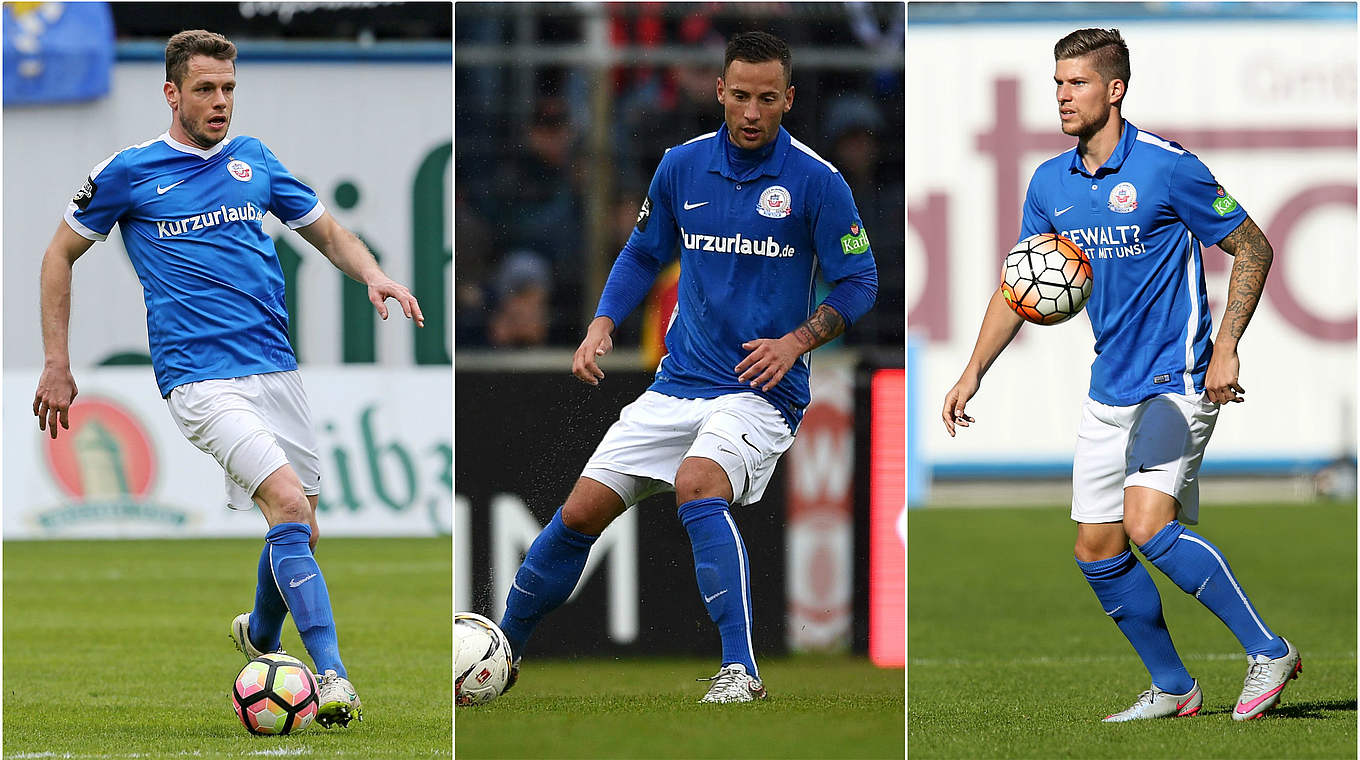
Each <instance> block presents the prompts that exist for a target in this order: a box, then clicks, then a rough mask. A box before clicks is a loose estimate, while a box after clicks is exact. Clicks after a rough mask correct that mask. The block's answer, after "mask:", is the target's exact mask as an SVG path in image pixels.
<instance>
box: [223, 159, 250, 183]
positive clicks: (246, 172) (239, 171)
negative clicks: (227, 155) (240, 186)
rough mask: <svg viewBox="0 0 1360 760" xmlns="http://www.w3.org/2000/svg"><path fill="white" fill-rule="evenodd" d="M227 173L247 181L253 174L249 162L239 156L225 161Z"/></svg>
mask: <svg viewBox="0 0 1360 760" xmlns="http://www.w3.org/2000/svg"><path fill="white" fill-rule="evenodd" d="M227 173H228V174H230V175H231V176H233V177H235V178H236V179H239V180H240V181H242V182H249V181H250V178H251V177H253V176H255V172H254V171H253V170H251V168H250V164H248V163H246V162H245V161H242V160H241V159H239V158H234V159H232V160H231V161H229V162H227Z"/></svg>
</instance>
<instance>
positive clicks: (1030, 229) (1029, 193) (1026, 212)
mask: <svg viewBox="0 0 1360 760" xmlns="http://www.w3.org/2000/svg"><path fill="white" fill-rule="evenodd" d="M1042 169H1043V167H1040V170H1042ZM1040 184H1041V183H1040V182H1039V171H1035V172H1034V176H1032V177H1030V179H1029V187H1028V188H1027V189H1026V190H1025V203H1024V205H1023V206H1021V207H1020V237H1018V238H1016V242H1017V243H1018V242H1020V241H1021V240H1024V239H1025V238H1027V237H1029V236H1030V235H1038V234H1039V233H1041V232H1057V231H1058V230H1057V229H1056V228H1055V227H1054V226H1053V220H1051V219H1049V218H1048V213H1047V212H1045V211H1044V200H1043V198H1041V197H1040V195H1039V192H1040V191H1039V186H1040Z"/></svg>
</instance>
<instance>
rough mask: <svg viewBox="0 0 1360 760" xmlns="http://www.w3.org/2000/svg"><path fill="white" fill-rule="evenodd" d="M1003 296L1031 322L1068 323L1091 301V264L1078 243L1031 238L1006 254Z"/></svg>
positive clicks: (1053, 237)
mask: <svg viewBox="0 0 1360 760" xmlns="http://www.w3.org/2000/svg"><path fill="white" fill-rule="evenodd" d="M1001 296H1002V298H1004V299H1005V301H1006V305H1007V306H1009V307H1011V309H1012V310H1013V311H1014V312H1015V313H1016V314H1019V315H1020V316H1021V317H1023V318H1024V319H1025V320H1026V321H1028V322H1033V323H1035V324H1038V325H1056V324H1058V323H1059V322H1065V321H1067V320H1069V319H1071V318H1072V317H1074V316H1076V314H1077V312H1079V311H1081V310H1082V307H1084V306H1085V305H1086V299H1087V298H1090V297H1091V261H1090V260H1089V259H1088V258H1086V254H1085V253H1084V252H1083V251H1082V250H1081V248H1080V247H1078V246H1077V244H1076V243H1074V242H1072V241H1071V240H1068V239H1067V238H1065V237H1063V236H1062V235H1056V234H1054V233H1052V232H1041V233H1039V234H1037V235H1030V236H1029V237H1027V238H1025V239H1024V240H1021V241H1020V242H1019V243H1018V244H1016V246H1015V247H1014V248H1012V249H1011V250H1010V253H1008V254H1006V264H1005V266H1003V267H1002V269H1001Z"/></svg>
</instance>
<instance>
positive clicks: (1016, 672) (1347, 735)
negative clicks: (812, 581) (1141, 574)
mask: <svg viewBox="0 0 1360 760" xmlns="http://www.w3.org/2000/svg"><path fill="white" fill-rule="evenodd" d="M1067 512H1068V510H1067V508H1066V507H1060V508H1052V509H1049V508H1038V509H977V510H964V509H949V510H930V509H926V510H920V511H913V512H912V513H911V514H910V516H909V517H908V521H907V522H908V528H907V531H908V533H907V535H908V555H907V557H908V559H907V600H908V605H907V619H908V632H907V694H908V709H907V741H908V747H909V750H910V753H911V757H912V758H913V760H922V759H923V758H969V759H970V760H971V759H974V758H1059V757H1062V758H1069V757H1070V758H1129V757H1145V758H1154V757H1176V758H1267V757H1269V758H1336V757H1350V758H1354V757H1355V756H1356V659H1355V645H1356V507H1355V504H1354V503H1353V502H1352V503H1349V504H1336V503H1316V504H1271V505H1253V506H1231V507H1229V506H1215V505H1212V504H1206V505H1204V506H1203V507H1202V508H1201V510H1200V525H1199V526H1197V527H1196V528H1195V530H1196V531H1197V532H1199V533H1200V534H1201V535H1203V536H1204V537H1205V538H1207V539H1209V540H1210V541H1212V542H1214V543H1215V544H1216V545H1217V546H1218V547H1219V548H1220V549H1221V550H1222V551H1223V554H1224V556H1225V558H1227V560H1228V561H1229V563H1231V565H1232V569H1233V572H1234V574H1236V575H1237V577H1238V580H1239V581H1240V582H1241V583H1242V586H1243V588H1244V589H1245V590H1246V592H1247V593H1248V594H1249V595H1250V597H1251V600H1252V602H1253V603H1254V604H1255V605H1256V608H1257V610H1258V611H1259V612H1260V613H1261V616H1262V618H1263V620H1264V621H1265V622H1266V624H1267V625H1269V626H1270V627H1271V628H1272V629H1273V630H1274V631H1275V632H1276V633H1278V634H1280V635H1283V636H1285V637H1287V638H1289V639H1290V640H1291V641H1293V642H1294V643H1295V644H1296V645H1297V646H1298V647H1299V650H1300V653H1301V654H1302V656H1303V674H1302V675H1301V676H1300V677H1299V679H1298V680H1296V681H1292V682H1291V683H1290V685H1289V686H1287V687H1286V688H1285V691H1284V696H1283V699H1282V701H1281V703H1280V706H1279V707H1277V708H1276V709H1275V710H1274V711H1273V712H1271V713H1269V714H1268V715H1267V716H1266V717H1264V718H1261V719H1259V720H1255V721H1249V722H1245V723H1239V722H1236V721H1233V720H1232V717H1231V715H1230V711H1231V709H1232V706H1233V704H1234V702H1235V701H1236V699H1237V695H1238V693H1239V692H1240V691H1241V689H1242V679H1243V677H1244V676H1245V675H1246V661H1245V657H1244V656H1243V654H1242V649H1241V645H1240V644H1238V642H1237V640H1236V639H1235V638H1234V637H1233V636H1232V634H1231V633H1229V632H1228V630H1227V628H1226V627H1224V626H1223V624H1222V623H1220V622H1219V620H1218V618H1216V617H1214V616H1213V614H1212V613H1210V612H1209V611H1208V610H1206V609H1205V608H1204V607H1202V606H1201V605H1200V604H1199V603H1198V602H1196V601H1195V600H1194V599H1193V598H1192V597H1190V596H1189V595H1187V594H1185V593H1183V592H1182V591H1181V590H1180V589H1178V588H1176V586H1175V585H1173V584H1172V583H1171V582H1170V581H1168V580H1167V579H1166V577H1165V576H1163V575H1162V574H1161V573H1160V572H1158V571H1157V570H1156V569H1155V568H1153V569H1151V573H1152V576H1153V578H1154V579H1155V580H1156V582H1157V585H1158V588H1159V589H1160V590H1161V594H1162V606H1163V611H1164V614H1165V616H1166V620H1167V623H1168V625H1169V626H1170V628H1171V635H1172V639H1173V640H1174V641H1175V643H1176V647H1177V649H1179V650H1180V653H1181V656H1182V659H1183V660H1184V661H1185V664H1186V667H1187V668H1189V670H1190V674H1191V675H1192V676H1195V677H1196V678H1198V679H1199V681H1200V685H1201V687H1202V688H1203V689H1204V709H1203V711H1202V712H1201V713H1200V714H1199V715H1198V716H1196V717H1192V718H1182V719H1172V720H1155V721H1135V722H1131V723H1122V724H1104V723H1101V722H1100V718H1102V717H1104V716H1105V715H1108V714H1109V713H1112V712H1116V711H1118V710H1122V709H1124V708H1125V707H1127V706H1128V705H1130V704H1132V702H1133V700H1134V699H1135V698H1136V697H1137V696H1138V693H1139V692H1141V691H1143V690H1144V689H1147V688H1148V677H1147V671H1146V670H1144V668H1143V666H1142V663H1141V662H1140V661H1139V660H1138V658H1137V656H1136V655H1135V654H1134V652H1133V649H1132V647H1130V646H1129V644H1128V642H1127V641H1126V640H1125V639H1124V637H1123V636H1122V635H1121V634H1120V633H1119V630H1118V628H1116V627H1115V625H1114V624H1113V623H1112V622H1111V621H1110V620H1109V619H1108V618H1107V617H1105V616H1104V615H1103V614H1101V609H1100V607H1099V603H1098V602H1097V601H1096V598H1095V594H1093V593H1092V592H1091V589H1090V587H1089V586H1088V585H1087V584H1086V582H1085V581H1084V580H1083V579H1082V577H1081V573H1080V572H1079V571H1078V570H1077V568H1076V564H1075V562H1074V561H1073V559H1072V544H1073V540H1074V539H1075V536H1076V529H1075V527H1074V525H1073V524H1072V523H1071V521H1070V520H1069V519H1068V516H1067Z"/></svg>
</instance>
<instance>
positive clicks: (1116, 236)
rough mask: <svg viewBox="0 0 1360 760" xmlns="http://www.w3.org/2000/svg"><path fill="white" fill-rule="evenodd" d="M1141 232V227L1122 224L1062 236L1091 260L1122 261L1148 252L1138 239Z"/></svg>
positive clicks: (1065, 231)
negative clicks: (1127, 257) (1074, 244)
mask: <svg viewBox="0 0 1360 760" xmlns="http://www.w3.org/2000/svg"><path fill="white" fill-rule="evenodd" d="M1139 232H1140V229H1139V226H1138V225H1136V224H1120V225H1117V226H1113V227H1084V228H1079V229H1074V230H1063V231H1062V232H1061V233H1060V234H1061V235H1062V236H1063V237H1065V238H1067V239H1069V240H1071V241H1072V242H1074V243H1076V244H1077V247H1079V248H1081V250H1082V251H1084V252H1085V253H1086V255H1087V257H1089V258H1092V259H1122V258H1124V257H1126V256H1137V255H1138V254H1140V253H1145V252H1146V251H1147V246H1145V245H1144V244H1143V241H1142V240H1140V239H1139V238H1138V233H1139Z"/></svg>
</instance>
